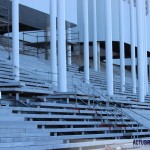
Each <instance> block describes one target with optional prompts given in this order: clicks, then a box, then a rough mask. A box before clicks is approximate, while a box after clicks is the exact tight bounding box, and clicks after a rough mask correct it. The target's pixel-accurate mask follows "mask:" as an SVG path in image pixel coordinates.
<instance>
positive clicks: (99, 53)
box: [97, 42, 101, 72]
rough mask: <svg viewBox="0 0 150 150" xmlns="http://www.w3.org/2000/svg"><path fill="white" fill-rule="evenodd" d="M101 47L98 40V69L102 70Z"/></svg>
mask: <svg viewBox="0 0 150 150" xmlns="http://www.w3.org/2000/svg"><path fill="white" fill-rule="evenodd" d="M100 57H101V47H100V42H97V62H98V64H97V66H98V71H99V72H101V60H100Z"/></svg>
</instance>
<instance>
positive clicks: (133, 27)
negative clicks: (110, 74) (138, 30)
mask: <svg viewBox="0 0 150 150" xmlns="http://www.w3.org/2000/svg"><path fill="white" fill-rule="evenodd" d="M130 27H131V63H132V64H131V68H132V91H133V94H135V93H136V59H135V13H134V3H133V0H130Z"/></svg>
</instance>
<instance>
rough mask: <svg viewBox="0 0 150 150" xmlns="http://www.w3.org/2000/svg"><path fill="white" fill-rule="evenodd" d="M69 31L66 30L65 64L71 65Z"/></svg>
mask: <svg viewBox="0 0 150 150" xmlns="http://www.w3.org/2000/svg"><path fill="white" fill-rule="evenodd" d="M69 43H71V30H70V29H68V30H67V64H68V65H71V63H72V60H71V45H70V44H69Z"/></svg>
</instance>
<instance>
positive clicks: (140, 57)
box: [136, 0, 145, 102]
mask: <svg viewBox="0 0 150 150" xmlns="http://www.w3.org/2000/svg"><path fill="white" fill-rule="evenodd" d="M136 6H137V38H138V41H137V44H138V92H139V101H140V102H144V95H145V93H144V56H143V51H144V47H143V46H144V45H143V43H144V41H143V9H142V8H143V0H137V1H136Z"/></svg>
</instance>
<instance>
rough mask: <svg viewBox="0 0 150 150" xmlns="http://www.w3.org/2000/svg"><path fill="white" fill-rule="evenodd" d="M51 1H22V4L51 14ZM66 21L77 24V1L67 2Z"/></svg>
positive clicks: (67, 0)
mask: <svg viewBox="0 0 150 150" xmlns="http://www.w3.org/2000/svg"><path fill="white" fill-rule="evenodd" d="M49 3H50V0H20V4H22V5H24V6H27V7H30V8H33V9H36V10H38V11H41V12H44V13H46V14H49V8H50V4H49ZM66 20H67V21H69V22H72V23H74V24H77V1H76V0H66Z"/></svg>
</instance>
